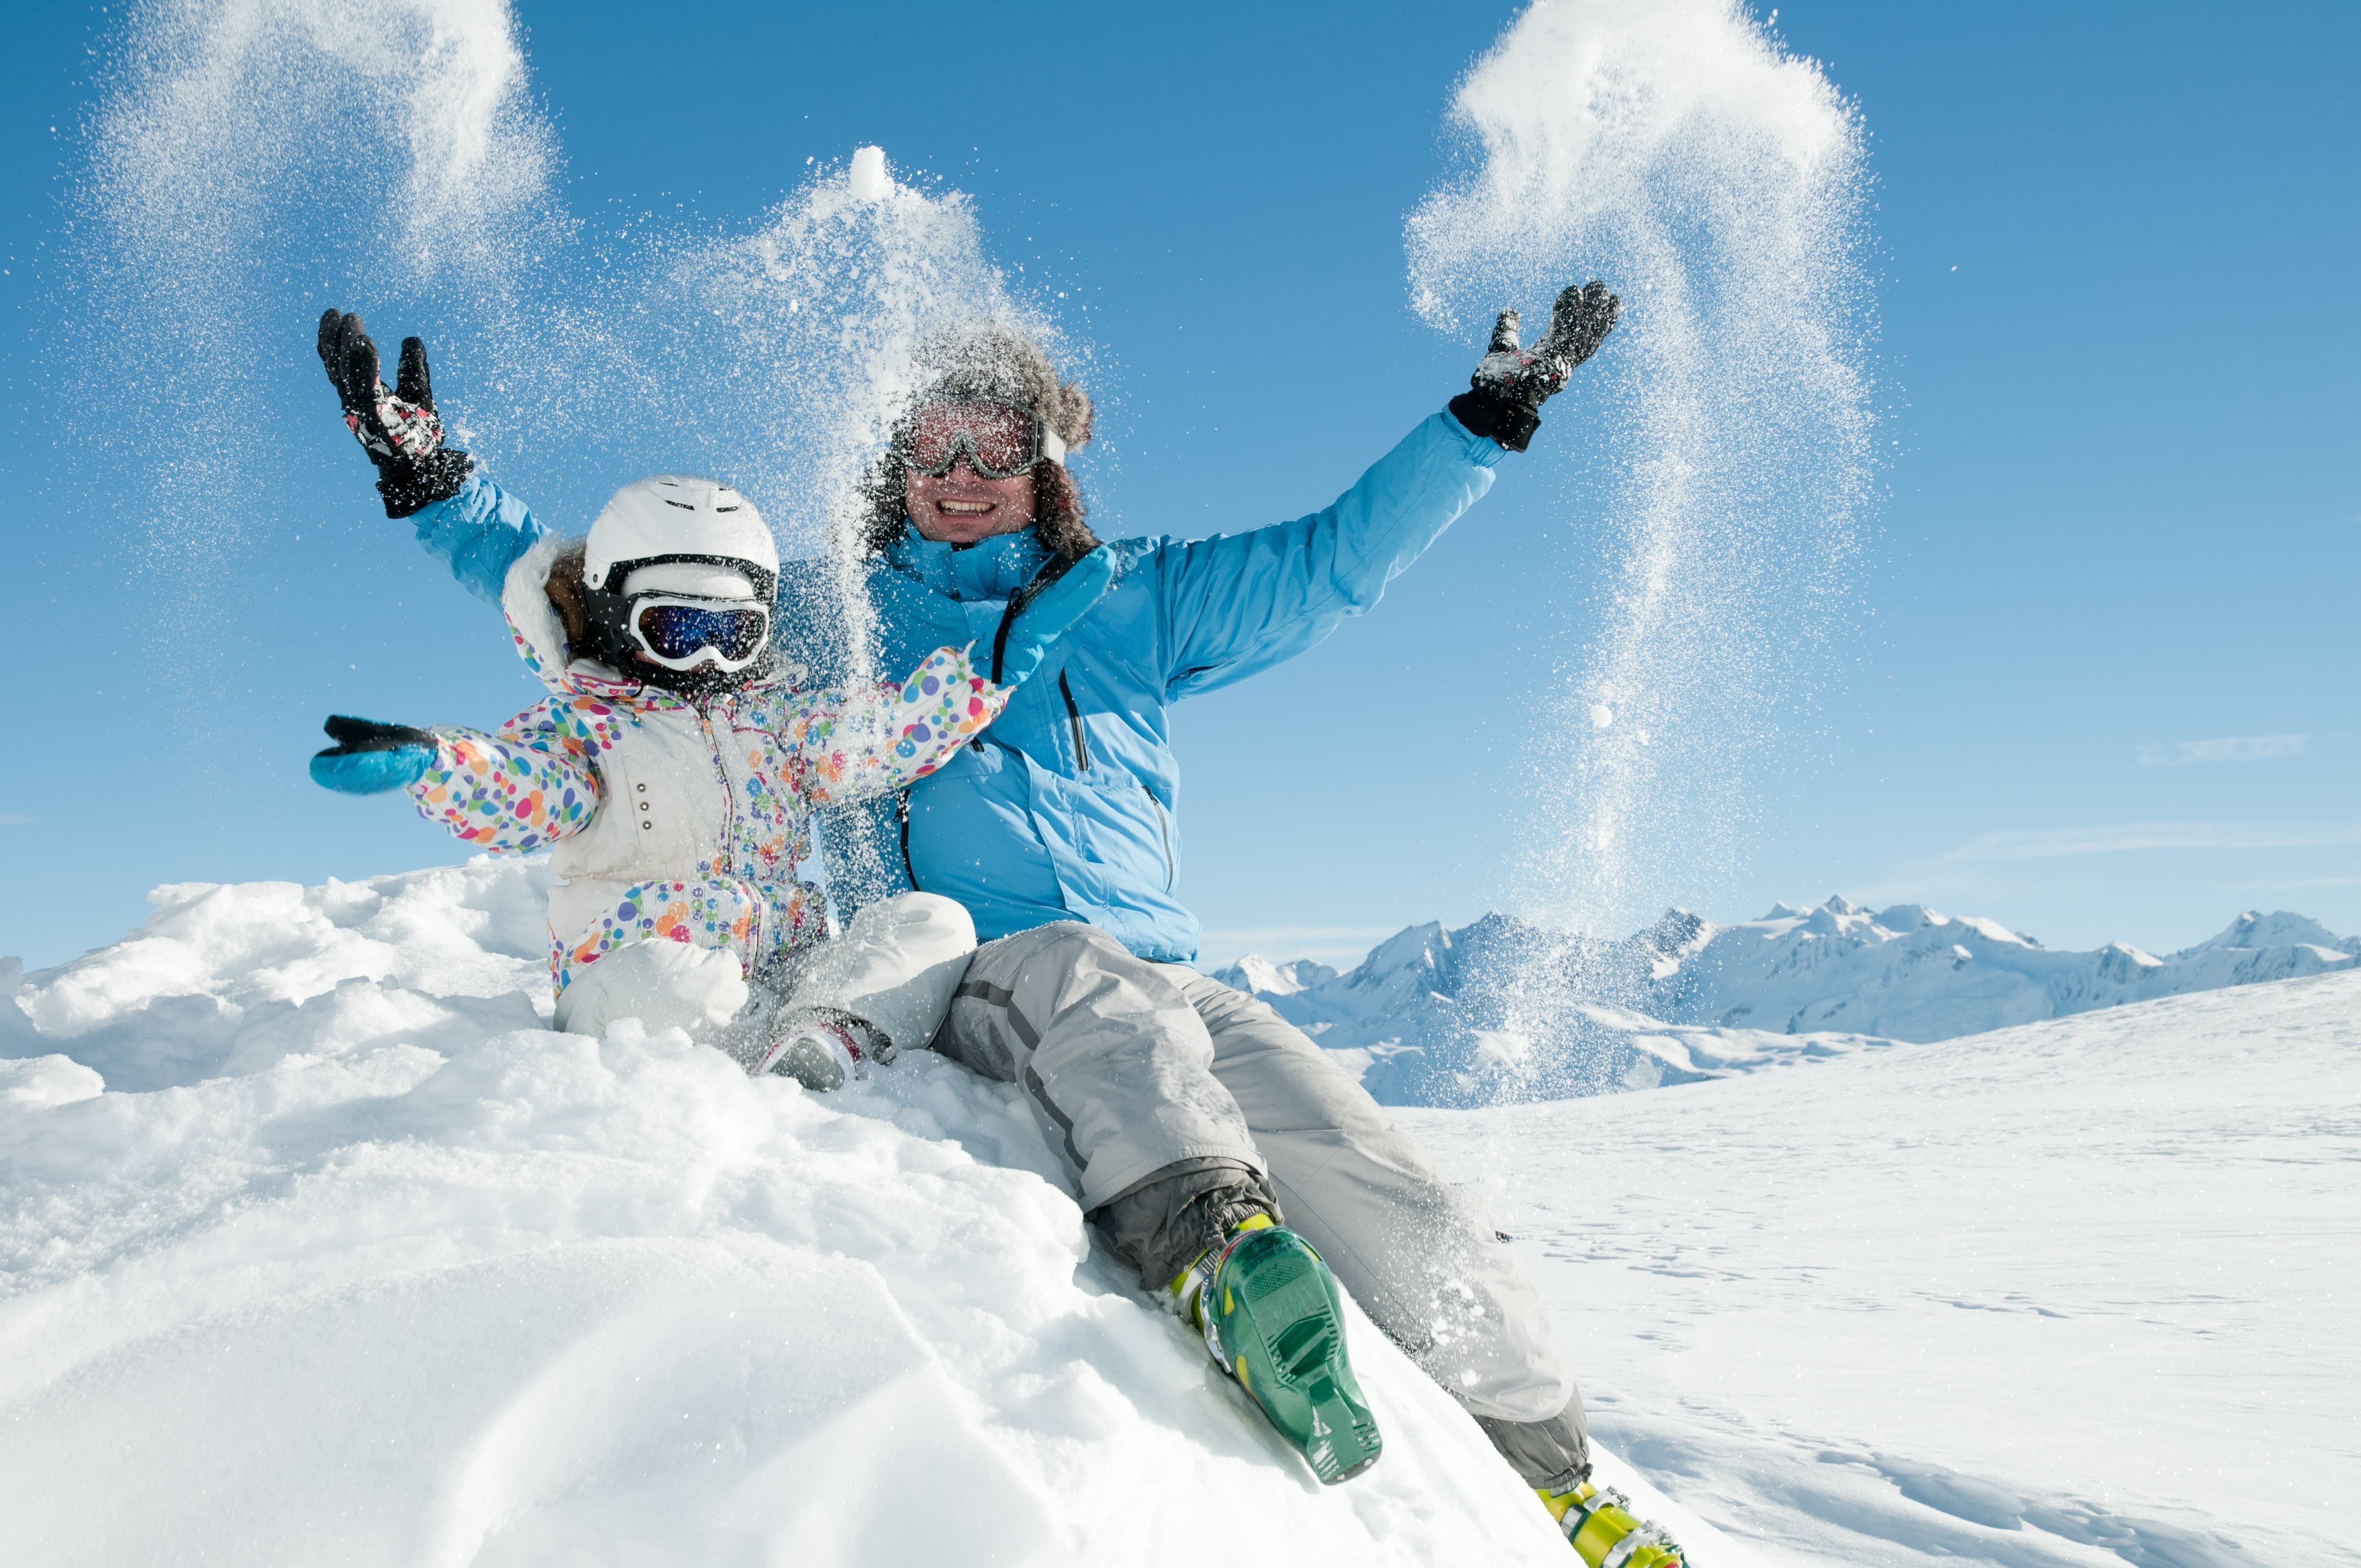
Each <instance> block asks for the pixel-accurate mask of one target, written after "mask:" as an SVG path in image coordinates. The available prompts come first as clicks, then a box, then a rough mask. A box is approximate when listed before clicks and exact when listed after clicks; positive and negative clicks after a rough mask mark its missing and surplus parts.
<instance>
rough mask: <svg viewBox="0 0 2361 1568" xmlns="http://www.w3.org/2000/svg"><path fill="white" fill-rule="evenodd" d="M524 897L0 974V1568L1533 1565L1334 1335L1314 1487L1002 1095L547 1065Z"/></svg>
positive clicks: (1476, 1445)
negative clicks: (1183, 1544)
mask: <svg viewBox="0 0 2361 1568" xmlns="http://www.w3.org/2000/svg"><path fill="white" fill-rule="evenodd" d="M543 874H544V873H543V872H541V871H540V870H539V869H538V868H535V867H533V866H530V865H521V864H518V863H515V862H507V863H494V862H489V861H485V862H478V863H477V864H473V865H469V866H466V867H461V868H456V869H449V870H438V871H431V872H416V873H412V874H409V875H404V876H393V877H383V878H379V879H376V880H373V881H370V882H367V883H348V884H330V885H329V886H327V887H323V888H312V889H302V888H294V887H291V886H287V885H284V884H275V883H256V884H248V885H243V886H224V887H204V888H176V889H169V890H166V891H165V892H164V893H163V894H159V903H160V905H161V906H162V907H161V908H160V909H159V913H158V914H157V915H156V916H155V917H154V918H153V919H151V920H150V921H149V922H148V925H147V926H146V927H144V928H143V929H142V930H140V931H139V932H137V933H136V934H135V935H134V936H132V937H131V938H127V939H126V941H124V942H122V943H118V944H116V945H115V947H112V948H105V949H102V950H100V951H98V952H94V953H92V954H89V955H86V956H84V957H83V958H82V959H77V960H75V961H74V962H72V963H71V964H67V965H64V966H62V967H60V968H59V969H56V970H49V971H46V972H43V973H38V974H34V975H30V976H21V977H20V976H18V975H16V973H14V972H13V971H12V972H11V973H9V974H8V975H6V976H0V981H5V984H6V986H7V987H8V988H9V989H12V990H13V992H14V994H13V1001H14V1005H13V1006H9V1007H0V1057H5V1058H6V1059H0V1200H5V1202H0V1516H5V1518H6V1519H7V1520H8V1527H7V1535H8V1539H9V1541H10V1548H9V1552H7V1555H8V1556H10V1557H11V1558H12V1559H15V1558H17V1557H19V1556H21V1558H22V1559H23V1560H25V1561H28V1562H36V1561H37V1562H41V1563H126V1562H147V1561H167V1560H173V1561H178V1560H188V1561H236V1562H239V1563H255V1564H264V1563H320V1562H337V1563H546V1562H553V1561H595V1562H601V1563H624V1562H664V1563H776V1562H784V1561H794V1562H798V1563H864V1564H865V1563H904V1562H907V1563H944V1562H958V1563H971V1562H981V1561H992V1562H999V1563H1036V1562H1038V1563H1075V1562H1089V1563H1150V1562H1153V1563H1159V1564H1160V1563H1168V1562H1169V1561H1170V1557H1171V1552H1172V1550H1173V1545H1174V1543H1175V1542H1177V1541H1193V1540H1199V1539H1202V1532H1203V1530H1204V1528H1205V1523H1206V1521H1207V1520H1208V1519H1219V1518H1228V1517H1243V1518H1250V1519H1253V1521H1254V1528H1253V1529H1252V1530H1248V1531H1243V1532H1241V1533H1240V1534H1239V1535H1238V1537H1237V1538H1236V1539H1235V1541H1234V1542H1233V1543H1232V1544H1231V1545H1230V1546H1228V1547H1226V1548H1225V1549H1224V1558H1225V1559H1227V1560H1232V1561H1237V1562H1242V1563H1263V1562H1268V1563H1287V1564H1290V1568H1292V1565H1297V1564H1301V1563H1316V1562H1356V1563H1444V1562H1469V1561H1482V1562H1486V1563H1528V1562H1529V1563H1545V1564H1549V1565H1551V1568H1563V1563H1564V1561H1565V1544H1564V1543H1563V1541H1560V1540H1559V1539H1558V1538H1557V1537H1556V1536H1555V1535H1554V1532H1553V1531H1552V1530H1551V1529H1550V1527H1549V1522H1548V1520H1547V1519H1546V1517H1545V1516H1544V1515H1543V1514H1542V1513H1541V1511H1540V1510H1539V1509H1538V1508H1537V1507H1536V1506H1535V1505H1534V1504H1533V1502H1532V1497H1531V1495H1530V1494H1528V1493H1526V1492H1524V1491H1523V1490H1522V1489H1521V1486H1519V1484H1518V1483H1517V1480H1516V1478H1515V1476H1514V1475H1512V1474H1511V1473H1510V1471H1509V1470H1508V1469H1507V1468H1506V1467H1505V1466H1504V1465H1502V1464H1500V1463H1499V1460H1498V1459H1497V1458H1496V1457H1495V1456H1494V1455H1493V1453H1491V1451H1490V1448H1489V1445H1488V1444H1487V1443H1486V1442H1484V1440H1483V1438H1482V1436H1481V1434H1480V1433H1479V1432H1478V1431H1477V1429H1476V1427H1475V1425H1474V1423H1473V1422H1472V1421H1470V1420H1468V1419H1467V1417H1466V1415H1465V1414H1464V1413H1462V1412H1461V1411H1460V1410H1459V1409H1458V1408H1457V1407H1456V1406H1455V1405H1453V1404H1452V1403H1451V1402H1450V1401H1449V1400H1448V1399H1447V1398H1444V1395H1443V1394H1442V1393H1441V1391H1440V1390H1438V1389H1436V1388H1435V1387H1433V1385H1432V1384H1430V1383H1429V1382H1428V1381H1427V1380H1426V1379H1425V1378H1424V1377H1423V1376H1421V1375H1420V1374H1419V1373H1418V1372H1417V1371H1416V1370H1415V1369H1413V1368H1412V1367H1411V1365H1410V1364H1409V1363H1408V1362H1407V1361H1406V1360H1405V1359H1404V1358H1403V1357H1402V1356H1401V1355H1400V1353H1399V1352H1397V1351H1396V1350H1394V1348H1393V1347H1392V1346H1391V1345H1389V1343H1386V1342H1385V1341H1384V1340H1383V1339H1382V1338H1381V1337H1380V1336H1379V1335H1378V1334H1377V1332H1375V1331H1374V1330H1372V1329H1371V1328H1370V1327H1369V1326H1368V1325H1367V1321H1365V1320H1361V1319H1359V1318H1358V1317H1357V1314H1356V1317H1355V1320H1354V1322H1353V1324H1352V1331H1353V1343H1354V1348H1355V1352H1356V1361H1357V1363H1358V1364H1359V1365H1360V1366H1361V1367H1362V1368H1363V1371H1364V1375H1365V1377H1366V1379H1367V1385H1368V1387H1369V1391H1370V1394H1371V1398H1372V1399H1373V1401H1374V1403H1375V1404H1376V1406H1377V1408H1378V1413H1379V1416H1380V1419H1381V1420H1382V1421H1383V1422H1384V1425H1385V1431H1386V1435H1387V1442H1388V1453H1387V1455H1386V1458H1385V1461H1384V1462H1383V1464H1380V1465H1379V1466H1378V1469H1377V1470H1375V1471H1374V1472H1372V1473H1371V1474H1370V1475H1367V1476H1366V1477H1363V1478H1361V1479H1359V1480H1356V1481H1355V1482H1352V1483H1349V1484H1347V1485H1345V1486H1340V1487H1334V1488H1326V1487H1322V1486H1319V1485H1318V1484H1317V1483H1316V1482H1315V1481H1313V1480H1312V1476H1311V1475H1310V1472H1309V1471H1308V1470H1307V1469H1306V1468H1305V1467H1304V1466H1303V1465H1302V1464H1301V1461H1300V1460H1298V1459H1297V1458H1296V1457H1295V1456H1294V1455H1293V1454H1292V1453H1290V1452H1289V1451H1288V1450H1286V1449H1285V1448H1284V1447H1282V1446H1281V1445H1280V1444H1279V1442H1278V1440H1277V1439H1276V1438H1275V1437H1273V1436H1272V1435H1271V1434H1269V1433H1268V1430H1267V1429H1266V1428H1265V1427H1263V1425H1262V1424H1261V1422H1260V1420H1259V1418H1258V1417H1257V1416H1256V1415H1255V1414H1254V1413H1253V1412H1252V1410H1251V1409H1250V1408H1249V1407H1248V1406H1246V1404H1245V1403H1244V1400H1243V1397H1242V1396H1241V1395H1239V1394H1238V1393H1237V1392H1236V1391H1235V1389H1234V1388H1233V1387H1231V1386H1230V1385H1229V1384H1228V1383H1226V1382H1225V1381H1224V1380H1223V1379H1222V1378H1221V1377H1220V1376H1218V1375H1217V1374H1216V1373H1215V1372H1214V1370H1213V1368H1212V1367H1211V1366H1210V1365H1207V1363H1206V1361H1205V1357H1204V1354H1203V1351H1202V1347H1201V1346H1199V1345H1197V1344H1196V1343H1194V1342H1193V1340H1192V1339H1191V1336H1190V1335H1189V1334H1188V1333H1187V1332H1184V1331H1183V1330H1182V1329H1181V1327H1180V1325H1179V1324H1178V1323H1176V1322H1174V1321H1171V1320H1170V1318H1169V1317H1168V1316H1166V1315H1165V1314H1163V1313H1161V1312H1159V1311H1158V1310H1155V1309H1154V1307H1153V1306H1152V1305H1151V1304H1150V1303H1149V1302H1148V1301H1147V1300H1146V1299H1144V1298H1142V1297H1141V1296H1140V1295H1138V1294H1137V1292H1136V1291H1134V1290H1133V1289H1131V1288H1128V1284H1127V1282H1126V1280H1125V1279H1123V1278H1121V1277H1118V1275H1117V1273H1116V1272H1115V1270H1114V1269H1113V1268H1112V1267H1111V1266H1109V1265H1108V1264H1106V1263H1105V1261H1104V1259H1103V1258H1101V1257H1099V1256H1097V1255H1094V1254H1093V1251H1092V1249H1091V1246H1090V1245H1089V1242H1088V1239H1087V1234H1086V1231H1085V1227H1084V1225H1083V1223H1082V1215H1081V1213H1080V1212H1079V1211H1078V1210H1077V1209H1076V1207H1075V1205H1074V1203H1073V1202H1072V1201H1071V1198H1070V1197H1069V1196H1068V1195H1067V1193H1066V1191H1065V1190H1064V1189H1063V1187H1062V1186H1061V1185H1060V1181H1059V1179H1058V1177H1057V1172H1056V1168H1055V1167H1054V1165H1053V1164H1052V1163H1051V1160H1050V1157H1049V1152H1048V1149H1047V1147H1046V1146H1045V1145H1044V1143H1043V1141H1042V1139H1041V1136H1040V1135H1039V1133H1038V1130H1037V1129H1036V1127H1035V1125H1034V1124H1033V1121H1032V1119H1031V1117H1030V1114H1029V1113H1028V1112H1027V1108H1026V1106H1025V1104H1024V1102H1022V1101H1021V1099H1020V1098H1019V1097H1018V1096H1017V1095H1016V1093H1015V1092H1014V1091H1010V1090H1007V1089H1005V1088H1003V1087H1002V1086H999V1085H994V1084H990V1083H986V1082H983V1081H982V1080H978V1079H976V1078H974V1077H973V1076H972V1075H970V1074H968V1073H966V1072H965V1071H963V1070H962V1069H959V1068H957V1067H955V1066H953V1065H952V1064H950V1063H949V1062H946V1061H944V1060H942V1059H940V1058H935V1057H932V1056H929V1055H927V1054H925V1053H914V1054H913V1055H912V1056H911V1057H909V1058H906V1059H905V1060H904V1061H902V1062H899V1063H896V1064H895V1066H894V1067H893V1068H891V1069H886V1070H884V1071H883V1072H881V1073H880V1074H879V1075H878V1077H877V1078H876V1080H873V1082H871V1083H869V1084H866V1085H862V1086H857V1087H856V1088H855V1089H853V1090H851V1091H847V1092H844V1093H841V1094H838V1095H834V1096H813V1095H808V1094H807V1093H805V1092H803V1091H801V1090H799V1089H798V1088H796V1086H795V1085H793V1084H791V1083H788V1082H786V1081H785V1080H776V1079H771V1080H760V1081H755V1080H748V1079H747V1078H746V1077H745V1076H744V1075H743V1074H742V1073H741V1072H740V1071H739V1069H737V1068H736V1067H735V1066H734V1065H733V1064H732V1063H731V1062H730V1061H729V1060H728V1059H727V1058H724V1057H723V1056H721V1055H720V1054H719V1053H718V1052H716V1051H713V1050H710V1049H707V1048H704V1047H697V1046H692V1045H691V1044H689V1043H688V1041H687V1040H686V1038H685V1037H684V1036H680V1035H678V1034H676V1033H666V1034H663V1035H656V1036H649V1035H647V1034H645V1033H644V1032H642V1031H639V1030H638V1029H637V1028H636V1026H635V1025H629V1024H627V1025H622V1026H620V1027H619V1028H618V1029H616V1030H615V1031H613V1032H611V1033H610V1034H609V1036H608V1037H607V1038H606V1039H604V1040H592V1039H589V1038H587V1037H583V1036H570V1035H559V1034H555V1033H551V1032H549V1031H548V1030H547V1029H546V1028H545V1027H544V1026H543V1025H542V1022H541V1020H540V1017H539V1016H538V1014H539V1013H540V1012H541V1011H543V1010H545V1007H546V1003H545V1001H544V1000H543V999H542V997H541V992H542V991H543V989H544V986H545V983H546V981H545V978H544V970H543V968H542V954H541V944H542V941H543V938H542V935H541V933H540V931H539V929H538V918H539V916H538V902H539V889H540V885H541V878H542V876H543ZM1606 1467H1607V1468H1608V1469H1609V1473H1610V1474H1616V1473H1618V1470H1619V1467H1617V1466H1615V1465H1614V1464H1613V1463H1612V1461H1609V1462H1607V1465H1606ZM1642 1496H1644V1497H1649V1498H1651V1499H1653V1500H1655V1501H1657V1502H1658V1503H1659V1504H1660V1511H1661V1512H1663V1513H1664V1515H1665V1516H1666V1517H1667V1518H1668V1519H1669V1520H1671V1521H1672V1522H1675V1524H1679V1523H1682V1522H1685V1521H1686V1522H1689V1523H1690V1525H1691V1530H1692V1534H1693V1536H1698V1537H1702V1538H1705V1539H1711V1537H1710V1532H1709V1531H1707V1530H1705V1527H1703V1526H1701V1525H1696V1524H1694V1522H1693V1521H1689V1520H1688V1516H1686V1514H1685V1513H1682V1512H1681V1511H1680V1510H1678V1509H1677V1508H1674V1507H1673V1506H1671V1505H1669V1504H1664V1503H1662V1500H1661V1499H1659V1498H1654V1495H1653V1492H1648V1491H1646V1489H1644V1488H1642ZM1730 1551H1731V1552H1736V1551H1737V1549H1736V1548H1731V1549H1730ZM1730 1560H1731V1559H1730V1556H1729V1555H1728V1554H1724V1555H1722V1556H1720V1557H1719V1558H1718V1559H1717V1568H1720V1564H1722V1563H1728V1562H1730ZM1740 1561H1743V1559H1742V1558H1741V1559H1740Z"/></svg>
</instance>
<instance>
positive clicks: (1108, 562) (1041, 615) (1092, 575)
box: [992, 544, 1115, 686]
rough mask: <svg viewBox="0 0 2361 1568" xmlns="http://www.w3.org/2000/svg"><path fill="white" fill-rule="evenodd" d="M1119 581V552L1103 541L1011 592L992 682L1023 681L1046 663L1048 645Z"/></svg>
mask: <svg viewBox="0 0 2361 1568" xmlns="http://www.w3.org/2000/svg"><path fill="white" fill-rule="evenodd" d="M1114 586H1115V557H1114V556H1113V555H1111V554H1108V553H1107V547H1106V546H1105V545H1104V544H1102V545H1100V546H1099V547H1098V548H1097V549H1095V550H1093V551H1091V552H1089V553H1088V554H1082V555H1060V556H1059V557H1058V558H1057V559H1056V560H1054V561H1051V562H1050V563H1049V565H1046V566H1044V567H1042V568H1041V569H1040V570H1039V571H1038V572H1036V573H1034V574H1033V580H1032V581H1031V582H1029V583H1027V584H1026V585H1025V586H1024V587H1021V588H1019V589H1017V590H1016V592H1015V593H1013V594H1011V595H1009V596H1008V608H1007V609H1005V610H1004V611H1002V612H1001V616H1000V630H999V631H998V632H996V633H994V636H993V639H992V682H993V685H1000V686H1015V685H1023V684H1024V682H1025V678H1026V677H1027V675H1030V674H1032V673H1033V672H1034V671H1035V670H1037V669H1039V668H1040V667H1041V661H1042V660H1043V659H1045V658H1047V657H1049V645H1050V644H1051V643H1053V642H1055V641H1057V640H1058V639H1059V638H1060V637H1061V636H1063V635H1064V634H1065V631H1066V630H1067V629H1068V628H1069V627H1071V626H1072V625H1073V624H1074V622H1076V621H1078V620H1082V617H1083V616H1085V615H1088V614H1089V613H1090V612H1091V609H1092V607H1093V606H1094V605H1096V604H1097V603H1098V602H1099V600H1101V599H1103V598H1105V597H1106V594H1107V589H1109V588H1110V587H1114Z"/></svg>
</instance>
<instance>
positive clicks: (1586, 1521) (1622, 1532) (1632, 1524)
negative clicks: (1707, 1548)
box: [1535, 1481, 1688, 1568]
mask: <svg viewBox="0 0 2361 1568" xmlns="http://www.w3.org/2000/svg"><path fill="white" fill-rule="evenodd" d="M1535 1490H1536V1492H1537V1493H1538V1495H1539V1496H1540V1497H1541V1500H1542V1504H1543V1507H1544V1508H1548V1509H1549V1511H1550V1517H1551V1518H1553V1519H1556V1520H1557V1524H1558V1528H1559V1529H1560V1530H1564V1531H1565V1538H1566V1540H1568V1541H1572V1542H1573V1543H1574V1550H1575V1553H1576V1556H1578V1557H1580V1558H1581V1559H1582V1560H1583V1562H1585V1563H1588V1564H1589V1568H1685V1565H1686V1563H1687V1562H1688V1559H1687V1558H1686V1557H1685V1556H1683V1555H1682V1554H1681V1549H1680V1548H1679V1547H1678V1546H1677V1545H1675V1543H1674V1541H1673V1538H1672V1537H1671V1536H1668V1535H1666V1534H1665V1533H1664V1530H1662V1529H1661V1528H1659V1527H1658V1526H1655V1525H1652V1524H1648V1523H1646V1522H1644V1521H1643V1520H1642V1519H1637V1518H1635V1517H1633V1515H1632V1513H1631V1499H1630V1498H1628V1497H1624V1496H1623V1494H1622V1493H1620V1492H1615V1491H1601V1490H1599V1488H1598V1487H1596V1486H1592V1485H1591V1484H1590V1483H1589V1482H1587V1481H1585V1482H1582V1483H1580V1484H1579V1485H1577V1486H1569V1487H1567V1488H1566V1489H1565V1491H1562V1492H1553V1491H1550V1490H1549V1489H1547V1488H1546V1487H1537V1488H1535Z"/></svg>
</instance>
